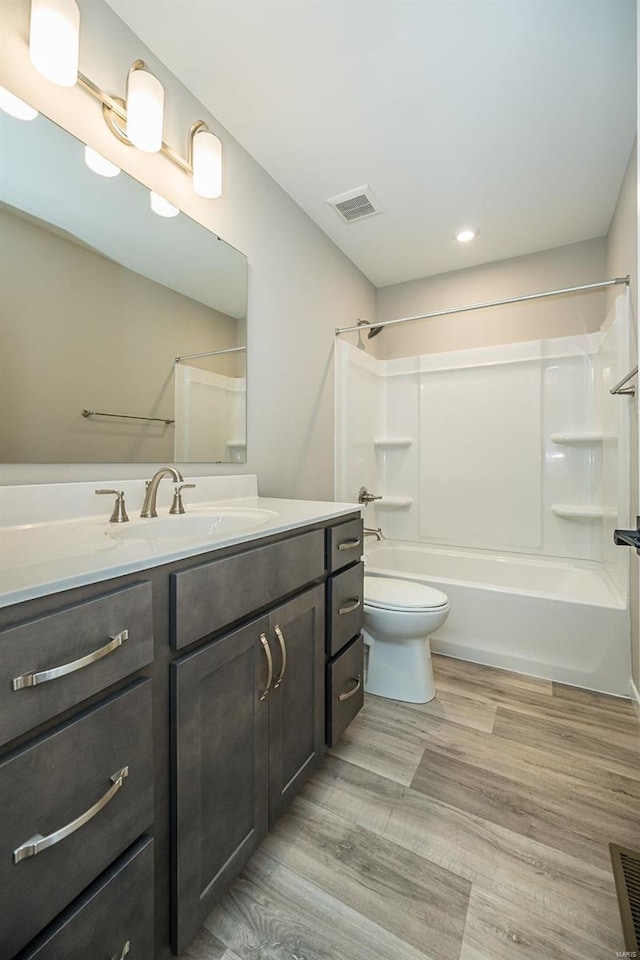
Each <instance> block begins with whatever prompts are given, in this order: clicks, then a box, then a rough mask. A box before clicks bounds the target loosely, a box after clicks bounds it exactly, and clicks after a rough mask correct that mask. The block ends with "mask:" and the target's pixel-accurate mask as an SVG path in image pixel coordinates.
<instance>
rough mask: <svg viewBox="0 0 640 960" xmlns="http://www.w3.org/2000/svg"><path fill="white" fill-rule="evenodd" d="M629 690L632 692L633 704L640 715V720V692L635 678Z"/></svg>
mask: <svg viewBox="0 0 640 960" xmlns="http://www.w3.org/2000/svg"><path fill="white" fill-rule="evenodd" d="M629 689H630V690H631V702H632V704H633V706H634V707H635V711H636V713H637V714H638V720H640V691H638V688H637V687H636V685H635V683H634V682H633V678H631V679H630V680H629Z"/></svg>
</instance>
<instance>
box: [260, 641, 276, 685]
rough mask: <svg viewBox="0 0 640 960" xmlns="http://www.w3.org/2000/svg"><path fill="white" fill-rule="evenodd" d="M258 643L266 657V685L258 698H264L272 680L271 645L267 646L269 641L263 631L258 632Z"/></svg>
mask: <svg viewBox="0 0 640 960" xmlns="http://www.w3.org/2000/svg"><path fill="white" fill-rule="evenodd" d="M260 643H261V644H262V648H263V650H264V654H265V657H266V658H267V685H266V687H265V688H264V690H263V691H262V693H261V694H260V699H261V700H266V699H267V697H268V695H269V690H270V689H271V681H272V680H273V657H272V656H271V647H270V646H269V641H268V640H267V638H266V636H265V635H264V633H261V634H260Z"/></svg>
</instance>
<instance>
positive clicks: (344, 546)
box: [338, 537, 360, 550]
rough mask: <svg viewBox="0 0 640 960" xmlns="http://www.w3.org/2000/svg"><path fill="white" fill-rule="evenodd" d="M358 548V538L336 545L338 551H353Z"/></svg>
mask: <svg viewBox="0 0 640 960" xmlns="http://www.w3.org/2000/svg"><path fill="white" fill-rule="evenodd" d="M359 546H360V537H353V539H351V540H343V541H342V543H339V544H338V550H355V548H356V547H359Z"/></svg>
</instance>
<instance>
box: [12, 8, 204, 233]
mask: <svg viewBox="0 0 640 960" xmlns="http://www.w3.org/2000/svg"><path fill="white" fill-rule="evenodd" d="M79 36H80V13H79V10H78V5H77V3H76V2H75V0H31V28H30V34H29V56H30V59H31V62H32V64H33V65H34V67H35V68H36V70H38V72H39V73H41V74H42V76H43V77H46V78H47V79H48V80H51V81H52V82H53V83H57V84H58V85H60V86H69V87H71V86H73V85H74V84H75V83H76V82H77V83H78V85H79V86H81V87H82V88H83V89H84V90H86V91H87V93H90V94H91V95H92V96H93V97H95V98H96V100H99V101H100V103H101V104H102V113H103V116H104V119H105V121H106V123H107V126H108V127H109V129H110V130H111V133H113V134H114V136H116V137H117V138H118V140H120V141H121V142H122V143H126V144H127V145H128V146H133V147H137V148H138V149H139V150H143V151H144V152H145V153H158V152H160V153H163V154H164V155H165V156H166V157H168V158H169V160H171V161H172V163H175V164H176V166H178V167H180V169H181V170H183V171H184V172H185V173H187V174H189V175H190V176H191V177H192V179H193V188H194V191H195V192H196V193H197V194H198V195H199V196H201V197H206V198H215V197H219V196H220V195H221V194H222V144H221V143H220V140H219V139H218V138H217V137H216V136H215V134H213V133H211V131H210V130H209V129H208V127H207V125H206V123H204V121H203V120H199V121H198V122H197V123H194V124H193V126H192V128H191V131H190V133H189V137H188V142H187V158H186V159H185V158H184V157H182V156H181V155H180V154H179V153H177V152H176V151H175V150H174V149H173V148H172V147H170V146H168V144H166V143H164V142H163V139H162V135H163V133H162V131H163V113H164V90H163V88H162V84H161V83H160V81H159V80H158V78H157V77H155V76H154V75H153V74H152V73H151V72H150V70H149V69H148V67H147V66H146V64H145V63H144V61H143V60H135V61H134V63H132V65H131V67H130V69H129V73H128V75H127V91H126V100H123V99H122V98H121V97H115V96H111V94H108V93H106V92H105V91H104V90H102V89H101V88H100V87H99V86H98V85H97V84H95V83H94V82H93V80H90V79H89V77H87V76H86V75H85V74H83V73H80V72H79V70H78V50H79ZM87 162H88V161H87ZM92 169H94V168H93V167H92ZM104 176H107V174H104ZM111 176H115V174H111ZM171 215H172V216H175V214H171Z"/></svg>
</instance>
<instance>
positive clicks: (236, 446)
mask: <svg viewBox="0 0 640 960" xmlns="http://www.w3.org/2000/svg"><path fill="white" fill-rule="evenodd" d="M227 446H228V447H229V449H230V450H246V449H247V441H246V440H227Z"/></svg>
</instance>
